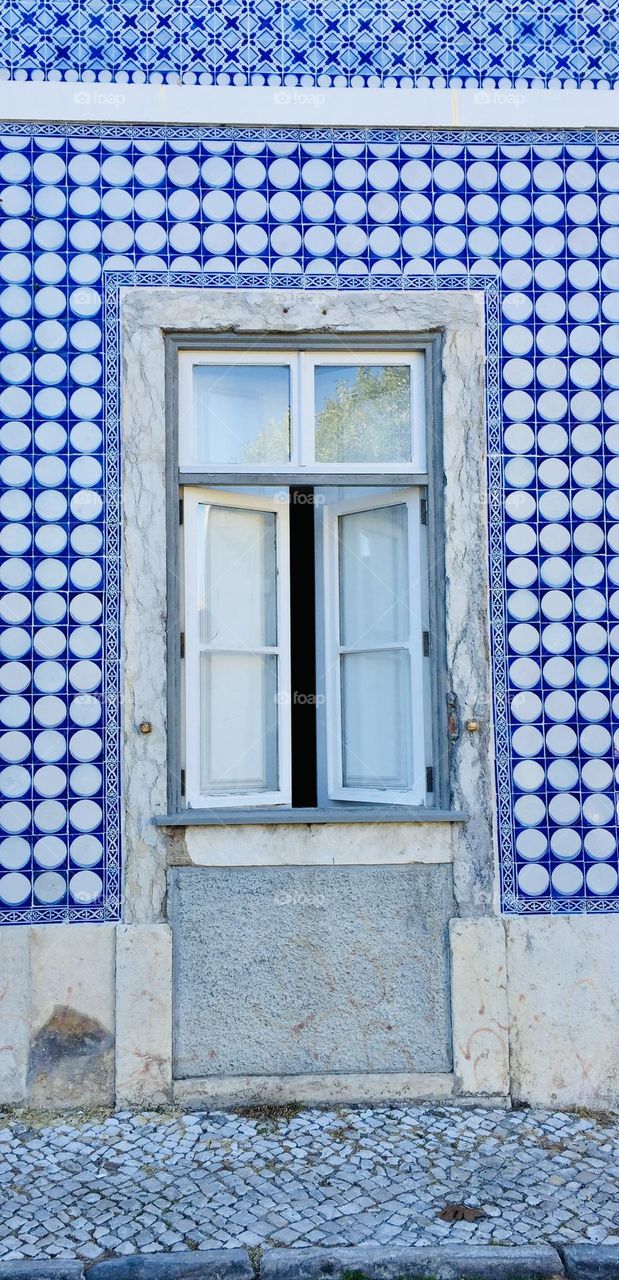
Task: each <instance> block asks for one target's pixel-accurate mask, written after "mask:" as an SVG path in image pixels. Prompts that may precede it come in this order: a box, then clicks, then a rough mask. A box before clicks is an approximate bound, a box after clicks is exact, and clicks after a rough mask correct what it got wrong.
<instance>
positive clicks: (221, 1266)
mask: <svg viewBox="0 0 619 1280" xmlns="http://www.w3.org/2000/svg"><path fill="white" fill-rule="evenodd" d="M0 1280H2V1277H1V1276H0ZM7 1280H8V1278H7ZM88 1280H254V1272H253V1268H252V1265H251V1262H250V1261H249V1256H248V1254H247V1251H246V1250H245V1249H203V1250H198V1251H196V1252H193V1251H192V1252H189V1251H188V1252H187V1253H160V1254H144V1253H143V1254H139V1253H134V1254H131V1255H130V1256H129V1257H127V1258H108V1259H107V1260H106V1261H105V1262H96V1263H95V1265H94V1266H93V1267H90V1268H89V1271H88Z"/></svg>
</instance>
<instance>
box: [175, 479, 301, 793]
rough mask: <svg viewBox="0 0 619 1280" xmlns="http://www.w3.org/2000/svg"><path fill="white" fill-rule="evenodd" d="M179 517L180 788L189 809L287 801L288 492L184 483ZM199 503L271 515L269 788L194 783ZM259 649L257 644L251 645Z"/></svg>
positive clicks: (198, 733)
mask: <svg viewBox="0 0 619 1280" xmlns="http://www.w3.org/2000/svg"><path fill="white" fill-rule="evenodd" d="M183 497H184V518H183V539H182V546H181V554H182V557H183V567H182V571H181V581H182V582H183V584H184V592H183V615H184V628H185V658H184V680H183V685H184V687H183V711H184V715H183V719H184V732H183V740H184V744H185V763H184V768H185V791H186V802H187V807H188V808H189V809H209V808H210V809H225V808H234V809H238V808H242V807H243V806H251V807H252V808H254V807H263V806H269V805H271V806H272V805H288V806H289V805H290V804H291V802H292V759H291V733H290V728H291V726H290V702H291V684H290V562H289V561H290V557H289V504H288V495H287V494H284V493H278V496H277V498H265V497H263V496H261V495H260V494H256V495H255V496H253V495H252V496H251V497H249V496H247V497H245V496H244V495H240V494H237V493H226V492H223V491H222V490H214V489H209V488H207V487H206V486H204V487H202V486H195V487H186V488H185V490H184V494H183ZM203 506H219V507H226V508H230V507H233V508H240V509H241V510H245V511H248V510H249V511H270V512H273V513H274V514H275V517H276V549H277V645H276V646H272V647H269V648H268V649H265V650H264V652H265V653H267V652H268V653H276V654H277V656H278V682H277V699H278V714H277V720H278V742H277V766H278V779H279V786H278V788H277V790H275V791H250V792H245V793H238V792H237V793H235V794H234V795H228V794H220V793H217V794H216V793H205V792H203V791H202V790H201V787H200V760H201V735H202V728H201V723H200V699H199V696H197V690H199V688H200V653H201V652H202V651H203V650H204V649H205V648H206V647H207V646H204V645H203V644H202V643H201V641H200V634H199V609H198V599H199V573H200V551H199V547H198V511H199V508H200V507H203ZM252 652H259V650H252Z"/></svg>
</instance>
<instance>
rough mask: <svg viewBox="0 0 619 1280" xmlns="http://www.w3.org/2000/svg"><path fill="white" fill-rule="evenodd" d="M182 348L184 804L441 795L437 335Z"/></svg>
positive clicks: (416, 801) (387, 801)
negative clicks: (433, 434)
mask: <svg viewBox="0 0 619 1280" xmlns="http://www.w3.org/2000/svg"><path fill="white" fill-rule="evenodd" d="M178 359H179V379H178V459H179V471H178V479H179V484H180V497H181V499H182V502H181V510H182V513H183V514H182V528H181V530H180V534H181V537H180V584H181V586H180V598H179V597H178V594H177V597H176V598H177V602H178V604H179V605H180V606H181V616H182V622H181V632H182V634H181V641H180V646H179V648H180V653H181V666H180V696H181V702H182V716H181V732H180V742H179V750H178V759H179V766H180V769H181V771H182V772H181V777H182V785H181V789H180V791H181V794H180V797H179V800H180V804H181V805H182V806H185V807H186V808H189V809H197V810H205V811H206V810H219V809H223V810H227V811H228V812H229V811H230V810H231V809H233V808H234V809H252V810H254V809H257V808H264V809H267V808H269V807H270V808H278V809H285V808H290V807H292V808H293V809H303V810H312V809H316V808H319V809H320V810H321V811H322V810H324V809H325V808H326V809H329V808H333V809H342V807H343V806H346V805H348V806H349V807H350V806H352V807H354V808H355V809H356V811H358V810H359V806H363V805H364V804H365V805H367V806H376V805H382V806H386V805H388V806H395V807H396V808H397V807H404V808H406V807H415V808H418V807H423V806H426V807H428V806H434V805H435V803H436V792H435V784H434V781H433V776H434V774H433V764H432V762H433V754H434V752H435V749H436V732H435V725H434V724H433V718H434V719H435V718H436V717H435V715H434V712H435V709H436V697H435V691H436V680H435V673H434V670H433V666H432V653H431V646H430V635H431V630H432V624H431V610H430V608H429V600H430V592H429V589H428V538H427V527H426V524H427V511H428V492H429V490H428V475H427V472H426V469H425V468H426V424H425V405H426V371H425V356H424V352H423V351H421V350H419V351H413V352H411V351H406V350H404V351H402V350H390V349H380V350H370V349H369V348H365V347H364V348H362V349H359V350H357V349H354V348H353V349H352V350H351V349H350V346H349V344H348V343H347V345H346V348H345V349H344V350H343V351H341V352H340V351H333V350H324V349H322V348H320V349H308V350H306V349H305V348H303V349H300V350H295V351H290V350H283V349H282V350H280V349H278V348H277V347H275V349H273V350H271V349H269V350H265V349H264V347H263V346H262V345H261V346H260V351H259V352H258V353H256V352H255V351H252V350H242V349H239V348H238V346H236V345H233V346H231V348H230V349H227V348H225V347H224V349H209V350H206V351H202V350H181V351H180V352H179V357H178Z"/></svg>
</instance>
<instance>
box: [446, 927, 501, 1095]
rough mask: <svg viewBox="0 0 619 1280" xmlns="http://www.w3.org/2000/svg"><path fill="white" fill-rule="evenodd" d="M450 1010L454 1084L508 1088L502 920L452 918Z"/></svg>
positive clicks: (481, 1089) (468, 1088)
mask: <svg viewBox="0 0 619 1280" xmlns="http://www.w3.org/2000/svg"><path fill="white" fill-rule="evenodd" d="M449 936H450V943H451V1010H452V1023H453V1045H454V1073H455V1076H456V1089H460V1090H462V1092H464V1093H483V1094H494V1095H499V1096H501V1095H503V1096H505V1095H506V1094H507V1093H508V1092H509V1045H508V1035H507V977H506V972H505V931H504V928H503V924H502V922H501V921H500V920H496V919H493V918H491V917H482V918H480V919H477V920H452V921H451V924H450V926H449Z"/></svg>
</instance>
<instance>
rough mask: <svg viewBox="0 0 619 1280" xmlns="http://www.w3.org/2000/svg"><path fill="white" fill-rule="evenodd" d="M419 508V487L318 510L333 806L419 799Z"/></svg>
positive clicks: (422, 796)
mask: <svg viewBox="0 0 619 1280" xmlns="http://www.w3.org/2000/svg"><path fill="white" fill-rule="evenodd" d="M420 505H421V504H420V496H419V489H408V490H406V489H405V490H401V491H398V492H395V493H392V494H388V493H386V492H383V493H382V494H380V495H379V496H377V497H375V498H373V499H369V498H362V499H359V498H357V499H356V500H353V501H348V502H331V503H329V502H327V503H326V504H325V506H324V508H323V510H324V566H325V574H324V580H325V689H326V711H327V714H326V731H327V764H328V794H329V797H330V798H331V799H334V800H360V801H366V802H367V801H372V802H373V803H375V804H376V803H381V802H382V803H390V804H410V805H417V804H424V803H425V801H426V792H427V782H428V775H427V764H426V744H425V733H424V683H425V679H426V677H425V676H424V666H425V665H426V662H425V659H424V638H425V637H427V635H428V631H427V622H426V621H425V618H424V617H423V616H422V610H423V596H424V594H425V593H423V592H422V588H421V577H422V561H421V541H420V533H421V527H420ZM426 643H427V640H426Z"/></svg>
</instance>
